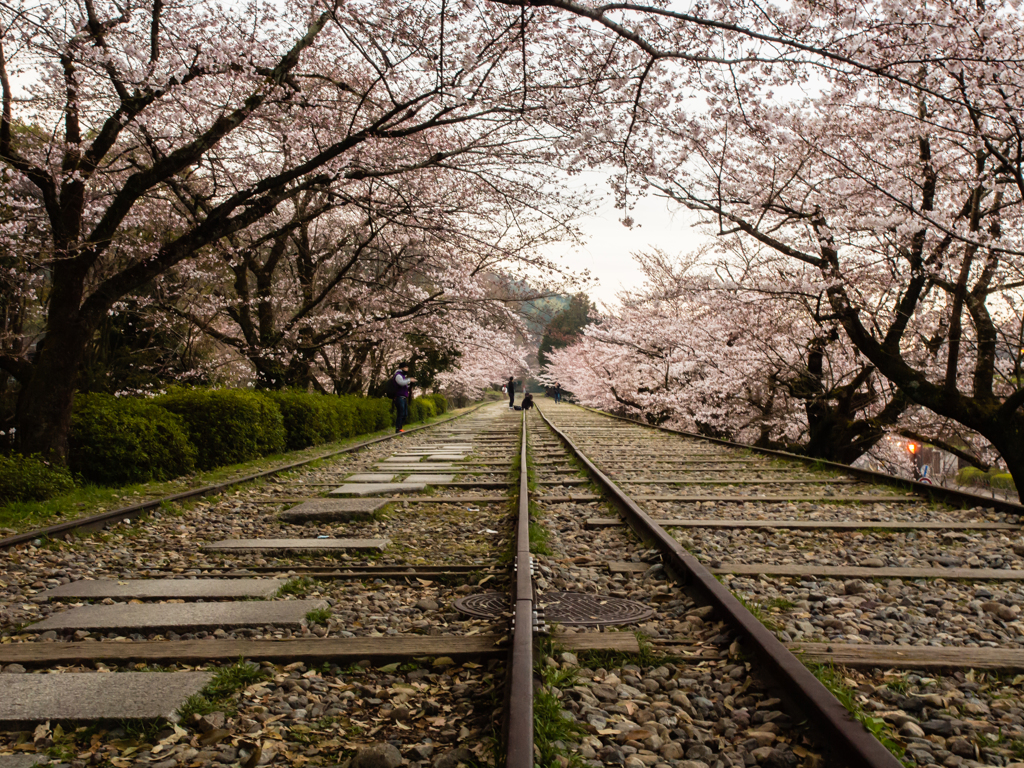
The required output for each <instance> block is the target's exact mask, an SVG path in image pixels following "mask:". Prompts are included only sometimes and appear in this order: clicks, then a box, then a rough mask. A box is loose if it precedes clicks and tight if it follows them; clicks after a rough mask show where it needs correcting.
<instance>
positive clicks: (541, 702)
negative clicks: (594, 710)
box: [533, 644, 587, 768]
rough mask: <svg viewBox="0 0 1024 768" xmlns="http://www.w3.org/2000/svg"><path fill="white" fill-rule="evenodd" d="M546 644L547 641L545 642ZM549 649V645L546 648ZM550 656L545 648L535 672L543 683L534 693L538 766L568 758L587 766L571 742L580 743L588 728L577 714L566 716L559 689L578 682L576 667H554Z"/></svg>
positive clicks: (535, 753)
mask: <svg viewBox="0 0 1024 768" xmlns="http://www.w3.org/2000/svg"><path fill="white" fill-rule="evenodd" d="M545 645H547V644H545ZM546 650H547V651H550V650H551V649H550V646H549V647H548V648H547V649H546ZM548 655H550V653H548V652H545V649H542V651H541V652H540V653H539V654H538V655H537V663H536V670H535V671H536V674H537V676H538V677H539V678H540V681H541V685H540V687H538V688H537V689H536V690H535V691H534V694H533V745H534V764H535V765H558V762H559V761H558V758H559V757H561V758H564V759H567V760H568V761H569V765H571V766H580V767H581V768H582V766H583V765H584V761H583V758H582V757H580V755H579V754H578V753H576V751H575V750H571V751H570V744H573V743H576V742H579V741H580V739H582V738H583V737H584V736H585V735H586V734H587V731H586V729H584V728H583V726H582V725H581V724H580V723H579V722H577V721H576V718H575V717H565V715H564V713H563V710H562V702H561V699H560V697H559V696H558V694H557V693H556V690H558V689H560V688H568V687H570V686H573V685H575V684H576V682H577V679H576V670H574V669H555V668H554V667H549V666H548V665H547V664H545V663H544V659H545V658H546V657H547V656H548Z"/></svg>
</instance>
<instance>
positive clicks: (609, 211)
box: [548, 171, 707, 303]
mask: <svg viewBox="0 0 1024 768" xmlns="http://www.w3.org/2000/svg"><path fill="white" fill-rule="evenodd" d="M581 177H582V178H581V182H580V183H581V185H582V184H586V185H588V186H589V187H590V188H591V189H594V190H595V191H598V192H603V193H604V198H603V200H602V202H601V205H600V206H599V207H598V209H597V210H596V211H595V213H594V214H593V215H591V216H588V217H586V218H585V219H583V220H582V221H581V222H580V228H581V229H582V230H583V232H584V235H585V237H586V242H585V243H584V244H583V245H582V246H577V245H575V244H573V243H564V244H562V245H561V246H555V247H552V248H550V249H548V255H549V256H551V257H553V258H555V259H557V260H558V261H559V262H560V263H561V264H563V265H564V266H566V267H568V268H569V269H572V270H574V271H582V270H584V269H588V270H590V274H591V276H592V277H593V278H594V279H595V280H596V281H597V285H596V286H595V287H594V288H593V290H591V291H590V296H591V298H592V299H594V300H595V301H598V302H605V303H610V302H614V300H615V295H616V294H617V293H618V292H619V291H620V290H622V288H624V287H625V288H635V287H639V286H640V285H642V284H643V276H642V275H641V274H640V271H639V270H638V269H637V266H636V263H635V262H634V261H633V259H632V256H631V254H633V253H636V252H638V251H644V250H648V249H651V248H661V249H662V250H663V251H665V252H666V253H669V254H671V255H677V254H681V253H686V252H687V251H690V250H692V249H694V248H696V247H697V246H698V245H700V244H701V243H703V242H706V241H707V238H706V236H704V235H703V234H702V233H701V232H699V231H698V230H696V229H694V228H693V222H694V221H695V220H696V218H695V216H694V214H692V213H691V212H690V211H687V210H686V209H684V208H681V206H678V205H675V204H672V203H669V202H668V201H666V200H665V199H663V198H656V197H653V196H648V197H646V198H644V199H642V200H641V201H640V202H638V204H637V205H636V207H635V208H634V209H633V210H632V211H631V212H630V215H631V216H632V217H633V219H634V221H635V224H634V225H633V228H632V229H627V228H626V227H625V226H623V225H622V223H621V222H622V218H623V215H624V212H623V211H622V210H620V209H616V208H615V204H614V202H613V200H612V197H611V194H610V193H609V192H608V191H607V190H608V185H607V183H606V182H605V176H604V174H601V173H599V172H597V171H594V172H591V173H586V174H581Z"/></svg>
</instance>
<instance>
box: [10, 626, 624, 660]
mask: <svg viewBox="0 0 1024 768" xmlns="http://www.w3.org/2000/svg"><path fill="white" fill-rule="evenodd" d="M499 640H500V636H499V635H474V636H471V637H467V636H463V635H429V636H428V635H396V636H391V637H342V638H333V637H332V638H324V639H320V638H316V639H312V638H301V639H291V640H141V641H137V642H99V641H97V642H89V641H85V642H75V643H8V644H5V645H0V664H21V665H23V666H30V665H31V666H49V665H54V664H91V663H92V662H96V661H102V662H104V663H110V662H127V661H138V662H145V663H149V664H161V663H174V662H181V663H183V664H202V663H204V662H216V661H225V662H233V661H237V660H238V659H239V657H244V658H246V659H249V660H252V661H283V662H292V661H300V660H302V661H311V662H314V663H321V662H333V663H344V662H352V661H360V660H362V659H370V660H395V659H402V658H415V657H419V656H450V657H452V658H453V659H456V658H461V659H465V658H479V657H481V656H493V657H498V656H501V657H503V656H506V655H507V654H508V648H507V646H505V645H498V641H499ZM557 640H558V644H559V645H560V646H562V647H563V648H565V649H567V650H570V651H586V650H594V651H621V652H623V653H639V652H640V646H639V644H638V642H637V639H636V636H635V635H633V633H632V632H580V633H576V634H565V635H558V636H557Z"/></svg>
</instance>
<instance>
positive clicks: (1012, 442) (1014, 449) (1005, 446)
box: [978, 408, 1024, 499]
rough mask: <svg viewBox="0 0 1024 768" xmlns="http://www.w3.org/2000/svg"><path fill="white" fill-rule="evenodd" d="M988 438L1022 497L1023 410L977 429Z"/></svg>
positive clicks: (1023, 482) (1023, 490)
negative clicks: (1004, 463)
mask: <svg viewBox="0 0 1024 768" xmlns="http://www.w3.org/2000/svg"><path fill="white" fill-rule="evenodd" d="M978 432H980V433H981V434H982V435H984V436H985V437H986V438H988V439H989V440H990V441H991V442H992V445H993V446H994V447H995V449H996V450H997V451H999V455H1000V456H1001V457H1002V459H1003V461H1005V462H1006V468H1007V469H1008V470H1009V472H1010V475H1011V476H1012V477H1013V484H1014V485H1016V486H1017V494H1018V495H1019V496H1020V497H1021V498H1022V499H1024V411H1022V409H1019V408H1018V409H1017V412H1016V413H1015V414H1013V417H1012V418H1010V419H1006V420H1005V421H999V422H995V421H993V423H992V424H991V426H989V428H988V429H987V430H981V429H979V430H978Z"/></svg>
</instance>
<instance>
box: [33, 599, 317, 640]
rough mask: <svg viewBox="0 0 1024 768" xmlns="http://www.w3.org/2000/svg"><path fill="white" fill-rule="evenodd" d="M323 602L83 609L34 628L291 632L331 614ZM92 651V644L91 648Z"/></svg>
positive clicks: (53, 617) (100, 606)
mask: <svg viewBox="0 0 1024 768" xmlns="http://www.w3.org/2000/svg"><path fill="white" fill-rule="evenodd" d="M326 607H327V603H326V602H324V601H323V600H259V601H253V602H242V603H149V604H144V605H139V604H134V603H133V604H129V605H83V606H81V607H80V608H72V609H71V610H68V611H62V612H61V613H57V614H54V615H52V616H49V617H47V618H45V619H43V620H42V621H39V622H36V623H35V624H31V625H29V626H30V627H31V629H32V631H33V632H45V631H47V630H55V631H58V632H72V631H75V630H79V629H85V630H88V631H93V630H103V631H110V632H113V631H118V632H120V631H125V632H142V633H145V632H157V631H165V630H166V631H172V632H177V633H179V634H181V633H183V632H199V631H202V630H213V629H228V628H231V627H265V626H267V625H271V626H275V627H288V628H291V629H298V628H299V627H301V626H302V625H303V624H304V623H305V619H306V614H307V613H309V612H310V611H312V610H316V609H318V608H326ZM89 645H92V643H89Z"/></svg>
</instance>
